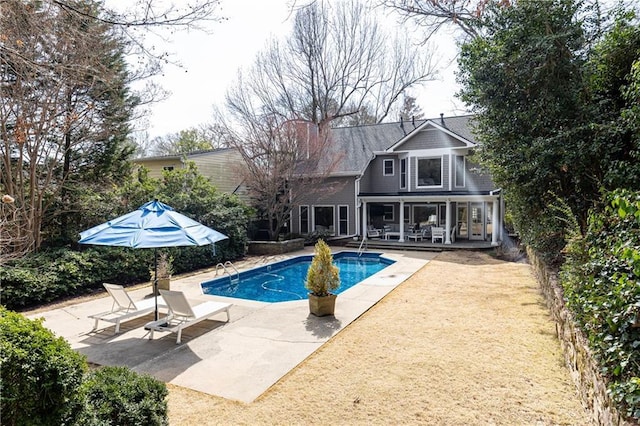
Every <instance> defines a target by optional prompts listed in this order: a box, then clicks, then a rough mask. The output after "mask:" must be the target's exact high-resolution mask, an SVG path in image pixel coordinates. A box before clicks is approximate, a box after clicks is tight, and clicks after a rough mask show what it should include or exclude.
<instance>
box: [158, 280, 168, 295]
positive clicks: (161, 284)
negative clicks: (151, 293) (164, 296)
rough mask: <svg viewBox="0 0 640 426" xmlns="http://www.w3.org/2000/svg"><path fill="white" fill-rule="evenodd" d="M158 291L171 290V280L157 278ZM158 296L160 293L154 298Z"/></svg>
mask: <svg viewBox="0 0 640 426" xmlns="http://www.w3.org/2000/svg"><path fill="white" fill-rule="evenodd" d="M158 290H171V278H158ZM158 295H160V291H158V293H157V294H156V296H158Z"/></svg>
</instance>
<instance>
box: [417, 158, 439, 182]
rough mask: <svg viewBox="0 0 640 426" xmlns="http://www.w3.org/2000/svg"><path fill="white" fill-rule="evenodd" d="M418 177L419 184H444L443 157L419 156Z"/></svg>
mask: <svg viewBox="0 0 640 426" xmlns="http://www.w3.org/2000/svg"><path fill="white" fill-rule="evenodd" d="M417 179H418V185H417V186H421V187H425V186H442V157H436V158H419V159H418V176H417Z"/></svg>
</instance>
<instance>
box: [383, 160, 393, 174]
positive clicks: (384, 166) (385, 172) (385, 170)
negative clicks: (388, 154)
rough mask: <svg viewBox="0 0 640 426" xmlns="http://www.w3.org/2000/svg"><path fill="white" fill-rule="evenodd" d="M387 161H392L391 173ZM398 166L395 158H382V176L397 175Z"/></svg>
mask: <svg viewBox="0 0 640 426" xmlns="http://www.w3.org/2000/svg"><path fill="white" fill-rule="evenodd" d="M387 161H390V162H391V173H387ZM395 172H396V168H395V164H394V161H393V158H386V159H384V160H382V176H395V174H396V173H395Z"/></svg>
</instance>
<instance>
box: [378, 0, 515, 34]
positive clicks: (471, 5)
mask: <svg viewBox="0 0 640 426" xmlns="http://www.w3.org/2000/svg"><path fill="white" fill-rule="evenodd" d="M488 1H489V0H383V1H381V2H380V3H379V4H380V5H381V6H384V7H386V8H389V9H392V10H394V11H395V12H397V13H398V14H399V15H400V16H401V17H402V19H403V21H404V22H408V21H413V22H414V23H415V24H417V25H418V26H420V27H422V28H425V29H426V31H427V33H426V35H425V37H424V39H425V41H426V40H429V39H430V38H431V37H432V36H433V35H434V34H435V33H437V32H438V30H440V29H441V28H442V27H443V26H447V25H450V24H454V25H456V26H457V27H458V28H460V30H462V32H463V33H464V34H465V35H466V36H467V37H469V38H475V37H477V36H478V35H479V31H480V25H479V24H480V19H479V18H480V16H481V14H482V11H483V9H484V8H485V6H486V5H487V3H488ZM510 2H511V1H510V0H500V3H501V4H505V5H508V4H510Z"/></svg>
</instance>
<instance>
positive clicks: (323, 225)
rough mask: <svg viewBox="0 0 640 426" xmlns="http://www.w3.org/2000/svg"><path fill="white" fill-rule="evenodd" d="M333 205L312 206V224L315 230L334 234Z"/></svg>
mask: <svg viewBox="0 0 640 426" xmlns="http://www.w3.org/2000/svg"><path fill="white" fill-rule="evenodd" d="M333 223H334V215H333V206H314V207H313V225H314V230H315V231H317V232H322V233H327V234H329V235H335V228H334V226H333Z"/></svg>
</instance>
